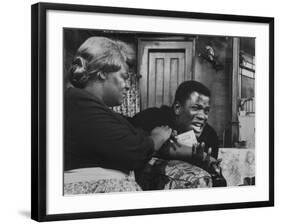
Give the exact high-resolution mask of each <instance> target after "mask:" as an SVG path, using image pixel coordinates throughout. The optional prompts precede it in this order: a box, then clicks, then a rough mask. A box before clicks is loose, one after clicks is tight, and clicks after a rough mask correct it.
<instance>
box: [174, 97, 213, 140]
mask: <svg viewBox="0 0 281 224" xmlns="http://www.w3.org/2000/svg"><path fill="white" fill-rule="evenodd" d="M174 110H175V114H176V115H177V126H178V129H179V130H178V131H179V132H181V133H182V132H186V131H190V130H193V131H194V133H195V135H196V137H199V136H200V135H201V133H202V131H203V129H204V127H205V126H206V123H207V120H208V114H209V111H210V97H208V96H205V95H203V94H200V93H198V92H192V93H191V94H190V96H189V98H188V99H187V100H186V101H185V103H184V105H181V104H176V106H175V108H174Z"/></svg>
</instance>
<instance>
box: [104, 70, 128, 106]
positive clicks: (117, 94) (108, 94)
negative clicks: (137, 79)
mask: <svg viewBox="0 0 281 224" xmlns="http://www.w3.org/2000/svg"><path fill="white" fill-rule="evenodd" d="M128 79H129V74H128V69H127V68H126V67H125V66H122V68H121V69H120V70H119V71H117V72H112V73H109V74H107V78H106V80H105V81H104V97H103V100H104V102H105V104H106V105H107V106H109V107H113V106H118V105H120V104H122V102H123V98H124V96H125V95H126V92H127V90H128V89H129V85H128Z"/></svg>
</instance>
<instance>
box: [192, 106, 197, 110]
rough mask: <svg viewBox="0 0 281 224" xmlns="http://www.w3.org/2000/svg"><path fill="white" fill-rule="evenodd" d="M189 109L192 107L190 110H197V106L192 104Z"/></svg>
mask: <svg viewBox="0 0 281 224" xmlns="http://www.w3.org/2000/svg"><path fill="white" fill-rule="evenodd" d="M191 109H192V110H199V107H197V106H193V107H191Z"/></svg>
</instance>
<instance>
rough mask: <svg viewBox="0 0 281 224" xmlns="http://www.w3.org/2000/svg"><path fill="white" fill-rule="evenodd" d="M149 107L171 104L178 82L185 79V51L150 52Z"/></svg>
mask: <svg viewBox="0 0 281 224" xmlns="http://www.w3.org/2000/svg"><path fill="white" fill-rule="evenodd" d="M148 57H149V64H148V67H149V68H148V70H149V73H148V84H147V85H148V88H147V89H148V92H147V94H148V102H147V104H148V107H154V106H156V107H160V106H161V105H163V104H164V105H171V104H172V103H173V98H174V94H175V91H176V88H177V86H178V84H179V83H180V82H181V81H183V80H184V67H185V64H184V63H185V62H184V58H185V53H183V52H175V53H171V52H167V53H163V52H150V53H149V55H148Z"/></svg>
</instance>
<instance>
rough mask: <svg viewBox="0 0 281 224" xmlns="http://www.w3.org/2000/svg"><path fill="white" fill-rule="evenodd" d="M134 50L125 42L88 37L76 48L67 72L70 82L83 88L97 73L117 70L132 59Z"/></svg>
mask: <svg viewBox="0 0 281 224" xmlns="http://www.w3.org/2000/svg"><path fill="white" fill-rule="evenodd" d="M134 57H135V52H134V50H133V49H132V48H131V47H130V46H129V45H128V44H126V43H124V42H122V41H115V40H112V39H109V38H106V37H90V38H88V39H87V40H86V41H85V42H84V43H83V44H82V45H81V46H80V47H79V49H78V50H77V53H76V56H75V57H74V60H73V63H72V66H71V68H70V72H69V81H70V83H71V84H72V85H73V86H74V87H77V88H84V87H85V86H86V84H87V83H88V81H89V80H93V79H95V78H97V74H98V73H99V72H101V73H111V72H117V71H119V70H120V69H121V68H122V66H125V67H127V66H128V64H129V63H130V62H132V61H133V60H134Z"/></svg>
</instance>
